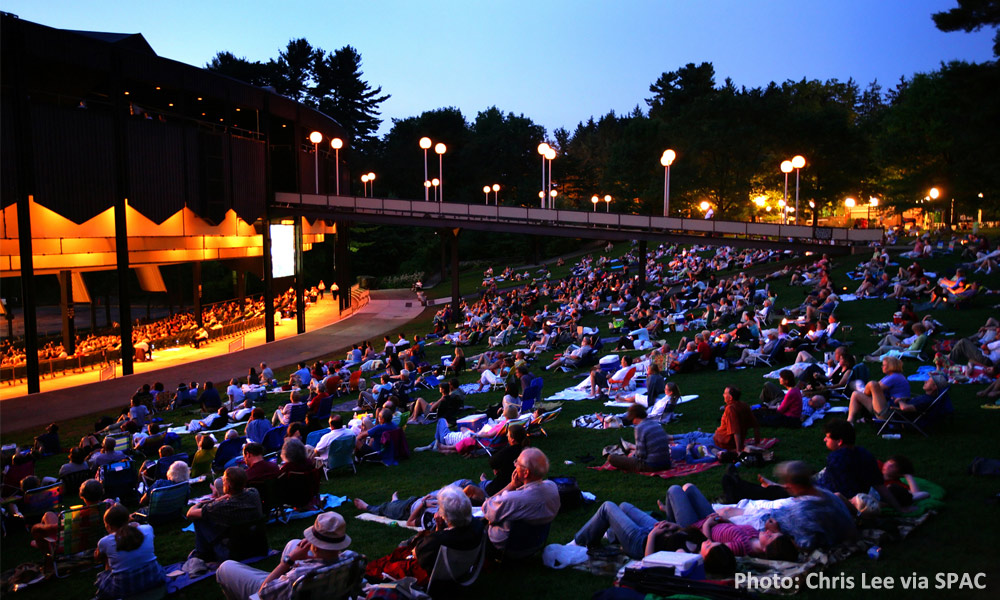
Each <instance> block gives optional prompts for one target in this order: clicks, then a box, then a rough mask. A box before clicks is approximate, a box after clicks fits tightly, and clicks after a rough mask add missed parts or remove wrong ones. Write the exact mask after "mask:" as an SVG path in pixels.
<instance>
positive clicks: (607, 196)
mask: <svg viewBox="0 0 1000 600" xmlns="http://www.w3.org/2000/svg"><path fill="white" fill-rule="evenodd" d="M604 206H605V207H606V210H605V211H604V212H607V213H609V212H611V194H605V195H604Z"/></svg>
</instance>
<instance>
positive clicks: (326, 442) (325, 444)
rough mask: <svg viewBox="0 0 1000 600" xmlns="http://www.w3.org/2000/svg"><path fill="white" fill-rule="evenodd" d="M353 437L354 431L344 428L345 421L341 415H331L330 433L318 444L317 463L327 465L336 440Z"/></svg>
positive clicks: (320, 439)
mask: <svg viewBox="0 0 1000 600" xmlns="http://www.w3.org/2000/svg"><path fill="white" fill-rule="evenodd" d="M353 435H354V431H353V430H352V429H349V428H347V427H344V419H343V418H342V417H341V416H340V415H339V414H332V415H330V432H329V433H327V434H325V435H324V436H323V437H321V438H319V441H318V442H317V443H316V461H317V462H318V463H320V464H324V465H325V464H326V460H327V459H328V458H329V457H330V444H332V443H333V441H334V440H336V439H339V438H342V437H345V436H353Z"/></svg>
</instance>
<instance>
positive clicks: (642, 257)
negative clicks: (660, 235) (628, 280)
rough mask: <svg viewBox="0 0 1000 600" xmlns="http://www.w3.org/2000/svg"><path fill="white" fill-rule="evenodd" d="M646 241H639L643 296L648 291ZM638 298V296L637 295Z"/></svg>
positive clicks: (640, 284) (639, 291)
mask: <svg viewBox="0 0 1000 600" xmlns="http://www.w3.org/2000/svg"><path fill="white" fill-rule="evenodd" d="M646 254H647V248H646V240H639V288H638V290H637V292H638V293H639V294H641V293H642V292H643V291H644V290H645V289H646ZM636 295H637V296H638V294H636Z"/></svg>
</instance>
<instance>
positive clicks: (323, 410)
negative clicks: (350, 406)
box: [306, 396, 334, 426]
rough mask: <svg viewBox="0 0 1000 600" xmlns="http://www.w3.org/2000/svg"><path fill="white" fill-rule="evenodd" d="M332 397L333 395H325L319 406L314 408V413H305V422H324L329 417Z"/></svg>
mask: <svg viewBox="0 0 1000 600" xmlns="http://www.w3.org/2000/svg"><path fill="white" fill-rule="evenodd" d="M333 398H334V397H333V396H327V397H326V398H323V399H322V400H320V403H319V406H318V407H317V408H316V414H314V415H307V416H306V422H307V423H309V424H313V423H318V424H320V425H321V426H322V424H323V423H326V422H327V421H328V420H329V419H330V411H331V410H332V409H333ZM313 426H315V425H313Z"/></svg>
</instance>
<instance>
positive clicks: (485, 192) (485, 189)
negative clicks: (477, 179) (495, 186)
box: [483, 185, 490, 206]
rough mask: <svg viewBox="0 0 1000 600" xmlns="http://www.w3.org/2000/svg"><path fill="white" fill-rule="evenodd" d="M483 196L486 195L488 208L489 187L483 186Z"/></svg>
mask: <svg viewBox="0 0 1000 600" xmlns="http://www.w3.org/2000/svg"><path fill="white" fill-rule="evenodd" d="M483 194H485V195H486V205H487V206H489V204H490V186H488V185H484V186H483Z"/></svg>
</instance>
